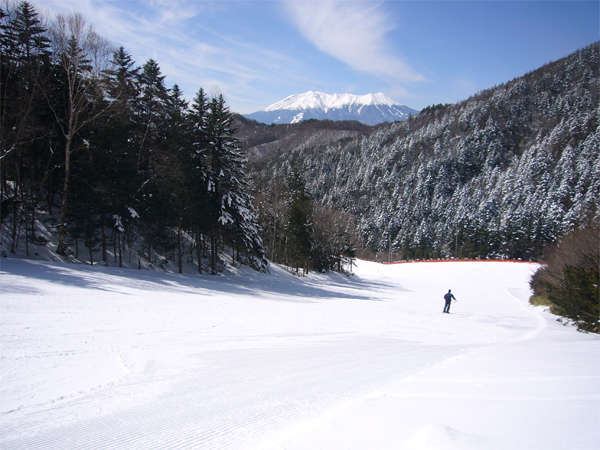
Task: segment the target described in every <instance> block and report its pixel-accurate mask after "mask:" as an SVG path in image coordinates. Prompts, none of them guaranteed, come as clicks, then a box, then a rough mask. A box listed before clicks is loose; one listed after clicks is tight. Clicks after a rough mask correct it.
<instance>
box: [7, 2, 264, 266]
mask: <svg viewBox="0 0 600 450" xmlns="http://www.w3.org/2000/svg"><path fill="white" fill-rule="evenodd" d="M233 134H234V128H233V115H232V114H231V113H230V112H229V109H228V106H227V105H226V103H225V101H224V99H223V96H216V97H214V98H209V97H207V96H206V95H205V93H204V91H203V89H202V88H199V89H198V91H197V93H196V94H195V96H194V98H193V101H191V102H188V101H186V99H185V97H184V95H183V92H182V91H181V90H180V89H179V87H178V86H177V85H173V86H172V87H167V85H166V82H165V75H163V74H162V72H161V69H160V67H159V64H158V63H157V62H156V61H155V60H152V59H150V60H148V61H146V62H145V63H144V64H143V65H142V66H141V67H140V66H137V65H136V63H135V61H134V60H133V58H132V56H131V55H130V54H128V53H127V51H126V50H125V49H124V48H123V47H120V48H114V47H113V45H112V44H110V43H109V42H108V41H107V40H106V39H104V38H102V37H101V36H99V35H98V34H97V33H96V32H95V31H94V30H93V28H92V27H91V26H90V25H89V24H87V23H86V21H85V19H84V18H83V17H82V16H81V15H78V14H72V15H69V16H57V17H56V18H55V19H54V20H52V21H51V22H50V23H46V19H45V18H43V17H41V16H40V15H39V14H38V12H37V11H36V10H35V9H34V8H33V6H32V5H31V4H29V3H28V2H19V3H15V2H7V3H6V4H5V5H3V8H2V9H0V206H1V208H0V237H1V238H2V239H1V244H2V248H1V252H2V254H4V256H6V255H7V254H24V255H25V256H34V255H35V254H36V253H37V252H38V250H36V248H37V249H39V247H44V250H48V249H50V250H51V252H50V253H49V254H51V255H53V256H55V257H56V258H58V259H63V260H78V261H89V262H90V263H93V262H94V260H95V259H96V260H98V259H100V260H101V261H102V262H103V263H104V264H109V260H110V263H111V264H115V265H117V264H118V265H119V266H122V265H124V264H130V265H132V264H136V265H138V266H141V265H142V263H143V264H144V265H146V266H147V265H153V264H155V263H159V264H160V265H161V266H164V265H165V264H166V261H167V259H169V260H171V261H176V266H177V268H178V270H179V271H180V272H181V271H182V270H183V265H184V263H185V262H187V263H188V264H190V265H193V266H195V267H196V268H197V270H198V271H203V270H210V271H211V272H213V273H216V272H218V271H220V270H222V268H223V263H222V260H221V256H220V255H221V254H222V253H223V252H224V251H228V252H230V254H231V259H232V260H233V262H234V263H235V262H236V261H241V262H245V263H248V264H251V265H252V266H253V267H255V268H257V269H259V270H264V269H265V268H266V264H267V261H266V259H265V258H264V248H263V244H262V241H261V238H260V235H259V225H258V223H257V214H256V212H255V209H254V206H253V198H252V192H251V189H250V186H249V180H248V178H247V175H246V158H245V155H244V154H243V151H242V150H241V148H240V147H239V146H238V143H237V140H236V139H235V137H234V136H233ZM42 231H44V232H45V231H48V233H45V235H41V234H40V233H41V232H42ZM84 247H85V249H86V250H87V251H85V252H84V251H83V248H84ZM80 250H81V251H80ZM47 254H48V253H47ZM109 254H110V256H109Z"/></svg>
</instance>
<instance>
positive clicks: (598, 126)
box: [253, 43, 600, 258]
mask: <svg viewBox="0 0 600 450" xmlns="http://www.w3.org/2000/svg"><path fill="white" fill-rule="evenodd" d="M599 49H600V44H599V43H594V44H592V45H590V46H588V47H587V48H585V49H582V50H580V51H577V52H576V53H574V54H572V55H570V56H568V57H566V58H564V59H561V60H559V61H556V62H553V63H550V64H547V65H545V66H543V67H542V68H540V69H538V70H536V71H534V72H531V73H529V74H527V75H525V76H523V77H520V78H517V79H514V80H512V81H510V82H507V83H505V84H503V85H500V86H497V87H494V88H492V89H489V90H486V91H483V92H480V93H478V94H477V95H475V96H473V97H471V98H469V99H467V100H465V101H463V102H461V103H458V104H453V105H435V106H432V107H429V108H426V109H424V110H423V111H422V112H421V113H420V114H419V115H418V116H414V117H411V118H410V119H409V120H407V121H405V122H399V123H394V124H391V125H387V126H383V127H380V128H378V129H376V130H375V131H373V132H372V133H371V134H370V135H369V136H366V137H355V138H350V139H348V138H346V139H339V140H337V141H336V142H330V143H318V142H311V141H309V140H307V141H305V142H303V143H299V144H297V145H294V146H293V147H290V148H288V149H286V151H281V152H279V153H278V154H274V155H272V156H271V157H270V158H268V159H266V160H263V161H260V162H259V163H257V164H254V165H253V169H254V176H255V178H256V179H257V183H258V185H259V186H261V189H263V190H265V191H266V192H269V191H270V190H273V189H277V188H276V187H275V188H274V187H273V186H274V184H276V183H277V180H278V179H280V178H283V179H285V178H286V177H287V176H288V174H289V173H291V172H292V171H293V170H294V169H295V170H297V171H298V172H300V173H302V174H303V176H304V178H305V180H306V182H307V184H306V188H307V190H308V192H310V193H311V194H312V197H313V198H314V199H315V200H316V201H318V202H320V203H322V204H324V205H328V206H330V207H335V208H339V209H342V210H344V211H346V212H348V213H351V214H352V215H354V216H355V217H356V219H357V221H358V227H359V231H360V234H361V236H362V237H363V239H364V241H365V243H366V245H367V246H368V247H369V248H370V249H372V250H374V251H386V252H387V251H388V250H389V246H390V245H391V247H392V250H393V251H394V255H395V257H396V258H413V257H437V256H455V255H456V256H479V257H486V256H496V257H512V258H538V257H540V255H541V254H542V250H543V248H544V246H545V245H546V244H548V243H550V242H553V241H554V240H556V239H557V238H558V237H560V236H562V235H563V234H564V233H566V232H567V231H570V230H572V229H574V228H576V227H578V226H579V225H580V224H583V223H585V222H587V221H591V220H598V219H599V216H600V211H599V209H598V204H599V202H600V151H599V149H600V123H599V118H600V106H599V86H600V80H599V75H598V70H599V67H600V57H599ZM274 180H275V181H274Z"/></svg>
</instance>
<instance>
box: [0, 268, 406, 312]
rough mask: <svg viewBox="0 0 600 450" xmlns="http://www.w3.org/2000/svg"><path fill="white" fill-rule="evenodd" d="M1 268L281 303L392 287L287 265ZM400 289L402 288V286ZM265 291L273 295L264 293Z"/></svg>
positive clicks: (55, 278) (67, 280) (85, 283)
mask: <svg viewBox="0 0 600 450" xmlns="http://www.w3.org/2000/svg"><path fill="white" fill-rule="evenodd" d="M0 272H6V273H11V274H15V275H21V276H24V277H27V278H33V279H36V280H39V281H45V282H49V283H57V284H61V285H65V286H73V287H79V288H83V289H95V290H101V291H107V292H118V293H121V294H124V295H143V292H142V293H137V292H136V293H131V292H126V289H128V288H129V289H136V290H140V291H148V292H153V293H156V292H157V291H171V292H172V291H176V292H179V293H185V294H194V295H198V296H204V295H213V294H215V293H222V294H231V295H249V296H257V297H263V298H265V299H267V300H279V299H278V298H277V295H281V301H302V302H309V301H310V300H311V299H342V300H362V301H364V300H368V301H381V299H379V298H376V297H374V296H373V295H369V292H373V290H377V289H381V288H385V287H391V286H390V285H386V284H385V283H381V282H372V281H367V280H363V279H360V278H359V277H357V276H354V277H348V276H345V275H342V274H338V273H328V274H314V276H312V277H306V278H300V277H296V276H294V275H292V274H289V273H287V272H285V271H284V270H282V269H274V270H272V273H270V274H264V273H259V272H254V271H252V270H251V269H246V268H244V269H243V272H244V273H243V274H241V275H236V274H222V275H217V276H213V275H208V274H201V275H200V274H198V275H190V274H184V275H180V274H172V273H165V272H159V271H150V270H137V269H131V268H116V267H105V266H101V265H96V266H86V265H83V264H81V265H80V264H69V263H50V262H45V261H37V260H27V259H12V258H9V259H3V260H2V261H1V262H0ZM396 289H398V288H397V287H396ZM0 292H6V293H15V294H27V293H30V294H35V293H40V292H41V291H40V290H39V289H36V288H35V287H34V284H33V283H32V285H29V286H6V285H2V284H1V283H0ZM265 293H266V294H269V296H268V297H264V295H263V294H265ZM273 296H275V298H273Z"/></svg>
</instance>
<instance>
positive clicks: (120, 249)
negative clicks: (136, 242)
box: [117, 231, 123, 267]
mask: <svg viewBox="0 0 600 450" xmlns="http://www.w3.org/2000/svg"><path fill="white" fill-rule="evenodd" d="M117 239H118V240H119V267H123V238H122V236H121V232H120V231H119V232H117Z"/></svg>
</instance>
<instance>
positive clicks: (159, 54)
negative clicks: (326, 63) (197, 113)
mask: <svg viewBox="0 0 600 450" xmlns="http://www.w3.org/2000/svg"><path fill="white" fill-rule="evenodd" d="M33 3H34V4H35V6H36V7H37V9H38V10H39V11H40V12H42V13H43V14H44V15H45V16H46V17H48V19H50V20H51V19H52V18H53V17H54V16H55V15H56V14H68V13H72V12H80V13H82V14H83V16H84V17H85V18H86V20H87V21H88V22H90V23H92V24H93V25H94V27H95V28H96V30H97V31H98V32H99V33H100V34H101V35H102V36H104V37H106V38H108V39H109V40H110V41H111V42H112V43H113V44H115V45H117V46H120V45H123V46H124V47H125V48H126V50H128V51H129V52H131V53H132V54H133V55H134V56H135V58H136V60H137V62H138V64H143V63H144V62H145V61H146V60H147V59H148V58H153V59H155V60H157V61H158V62H159V64H160V66H161V69H162V72H163V73H164V74H166V75H167V77H168V78H167V81H168V82H170V83H174V82H176V83H178V84H179V85H180V87H181V88H183V89H184V92H185V94H186V96H187V97H189V98H191V97H193V95H194V94H195V92H194V91H195V90H197V89H198V88H200V87H203V88H205V89H206V90H207V91H210V92H223V94H224V95H225V97H226V99H228V100H229V99H230V100H231V101H232V108H234V109H235V110H236V111H241V112H251V111H255V110H257V109H259V108H261V107H263V106H264V104H265V103H264V102H265V100H264V99H263V98H257V97H260V95H261V94H260V92H259V93H254V94H251V93H250V92H253V91H255V89H253V86H255V85H256V84H260V83H262V84H268V83H269V82H272V77H273V76H274V74H278V75H279V76H280V78H281V79H285V80H287V81H290V80H298V82H299V84H300V80H301V79H303V75H302V73H303V71H302V70H301V68H300V67H299V62H298V61H297V60H295V59H294V58H292V57H291V56H290V55H286V54H284V53H280V52H277V51H274V50H272V49H270V48H267V47H263V46H259V45H256V44H254V43H252V42H251V41H247V40H243V39H241V38H236V37H235V36H233V35H231V34H228V33H224V32H220V31H218V29H213V28H211V27H210V26H209V25H208V24H206V22H205V21H203V20H202V17H203V15H204V13H206V12H208V11H209V9H211V8H216V9H217V10H218V11H222V10H224V9H226V7H228V6H229V7H234V6H235V5H234V4H229V5H228V4H227V3H222V2H209V1H202V2H190V1H186V0H141V1H139V2H136V1H129V2H123V1H119V0H33ZM303 81H304V82H306V80H303Z"/></svg>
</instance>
